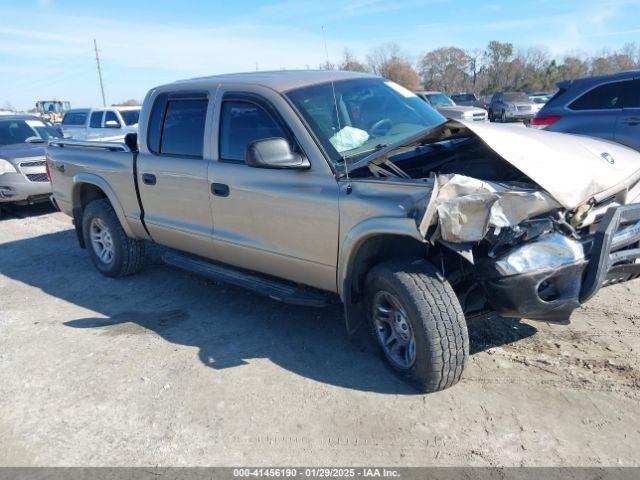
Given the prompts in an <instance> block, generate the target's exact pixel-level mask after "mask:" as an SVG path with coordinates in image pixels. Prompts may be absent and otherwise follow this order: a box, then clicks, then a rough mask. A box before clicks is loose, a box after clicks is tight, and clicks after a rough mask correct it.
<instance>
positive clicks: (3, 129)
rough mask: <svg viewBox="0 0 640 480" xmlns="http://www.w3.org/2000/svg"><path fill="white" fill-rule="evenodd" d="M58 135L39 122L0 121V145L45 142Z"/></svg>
mask: <svg viewBox="0 0 640 480" xmlns="http://www.w3.org/2000/svg"><path fill="white" fill-rule="evenodd" d="M58 136H60V134H59V133H58V132H57V131H56V130H54V129H53V128H51V127H49V126H47V125H45V124H44V122H42V121H41V120H35V119H34V120H31V119H29V120H0V145H11V144H14V143H25V142H34V143H36V142H46V141H47V140H48V139H50V138H53V137H58Z"/></svg>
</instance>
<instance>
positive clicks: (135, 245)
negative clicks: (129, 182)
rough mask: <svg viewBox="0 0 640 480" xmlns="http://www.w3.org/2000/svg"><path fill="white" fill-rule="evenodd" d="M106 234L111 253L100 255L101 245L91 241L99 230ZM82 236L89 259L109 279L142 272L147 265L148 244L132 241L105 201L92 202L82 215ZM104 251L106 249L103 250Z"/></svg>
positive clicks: (105, 240) (106, 241) (109, 204)
mask: <svg viewBox="0 0 640 480" xmlns="http://www.w3.org/2000/svg"><path fill="white" fill-rule="evenodd" d="M100 228H101V229H102V231H103V232H104V231H106V232H107V235H108V238H107V236H106V235H104V234H102V239H101V241H102V242H103V243H102V245H103V246H105V245H107V244H108V246H109V248H106V247H105V248H106V249H107V250H110V252H111V254H110V255H107V256H102V257H101V256H100V255H99V250H100V248H99V245H100V243H99V242H97V243H98V245H96V242H94V241H93V240H92V235H93V236H94V238H96V237H98V236H99V235H98V231H99V229H100ZM82 236H83V237H84V243H85V246H86V248H87V251H88V252H89V258H91V261H92V262H93V264H94V265H95V267H96V268H97V269H98V271H99V272H100V273H102V274H103V275H105V276H107V277H124V276H127V275H132V274H134V273H137V272H139V271H140V269H141V268H142V266H143V264H144V251H145V245H144V242H143V241H141V240H135V239H133V238H129V237H128V236H127V234H126V233H125V231H124V229H123V228H122V225H120V221H119V220H118V217H117V215H116V212H115V211H114V210H113V207H112V206H111V203H110V202H109V200H107V199H106V198H101V199H98V200H94V201H92V202H90V203H89V204H88V205H87V206H86V207H85V209H84V212H83V214H82ZM102 251H103V252H104V250H102Z"/></svg>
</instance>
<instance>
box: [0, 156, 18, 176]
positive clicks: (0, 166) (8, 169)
mask: <svg viewBox="0 0 640 480" xmlns="http://www.w3.org/2000/svg"><path fill="white" fill-rule="evenodd" d="M16 172H17V170H16V167H14V166H13V165H12V164H11V163H9V161H8V160H5V159H3V158H0V175H2V174H3V173H16Z"/></svg>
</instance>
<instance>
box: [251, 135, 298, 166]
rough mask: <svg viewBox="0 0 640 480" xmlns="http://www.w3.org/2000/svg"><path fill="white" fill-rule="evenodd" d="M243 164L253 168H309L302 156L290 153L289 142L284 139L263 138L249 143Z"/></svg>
mask: <svg viewBox="0 0 640 480" xmlns="http://www.w3.org/2000/svg"><path fill="white" fill-rule="evenodd" d="M244 163H246V164H247V165H248V166H250V167H255V168H283V169H294V170H306V169H308V168H311V164H310V163H309V160H308V159H307V158H306V157H305V156H304V155H300V154H299V153H297V152H294V151H292V150H291V146H290V145H289V142H288V141H287V140H285V139H284V138H265V139H263V140H256V141H255V142H251V143H250V144H249V146H248V147H247V152H246V154H245V157H244Z"/></svg>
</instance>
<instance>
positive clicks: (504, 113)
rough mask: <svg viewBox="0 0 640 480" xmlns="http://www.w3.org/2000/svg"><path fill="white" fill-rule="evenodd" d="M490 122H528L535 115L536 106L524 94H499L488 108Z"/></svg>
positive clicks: (492, 99)
mask: <svg viewBox="0 0 640 480" xmlns="http://www.w3.org/2000/svg"><path fill="white" fill-rule="evenodd" d="M487 109H488V110H489V120H490V121H492V122H495V121H496V120H500V121H501V122H504V123H506V122H509V121H512V120H523V121H525V122H528V121H529V120H531V118H533V116H534V114H535V105H534V103H533V101H532V100H531V99H530V98H529V96H528V95H527V94H526V93H524V92H498V93H496V94H495V95H494V96H493V97H492V98H491V102H489V105H488V106H487Z"/></svg>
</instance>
